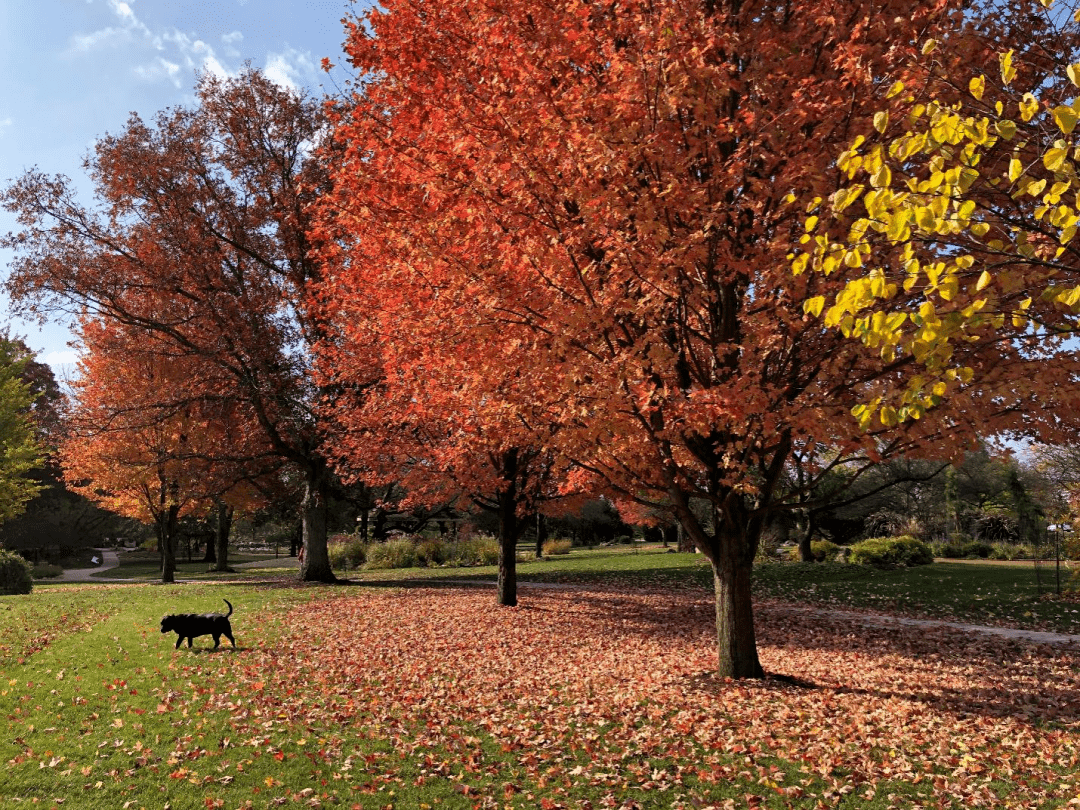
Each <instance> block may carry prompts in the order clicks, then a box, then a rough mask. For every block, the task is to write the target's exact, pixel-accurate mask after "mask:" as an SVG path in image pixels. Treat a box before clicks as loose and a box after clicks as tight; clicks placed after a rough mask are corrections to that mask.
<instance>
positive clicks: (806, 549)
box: [799, 513, 816, 562]
mask: <svg viewBox="0 0 1080 810" xmlns="http://www.w3.org/2000/svg"><path fill="white" fill-rule="evenodd" d="M815 528H816V526H815V523H814V515H813V513H809V514H807V516H806V531H805V532H804V533H803V536H802V537H800V538H799V559H800V560H802V561H803V562H814V550H813V548H811V546H810V543H811V542H813V539H814V529H815Z"/></svg>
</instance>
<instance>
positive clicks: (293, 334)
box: [0, 70, 334, 581]
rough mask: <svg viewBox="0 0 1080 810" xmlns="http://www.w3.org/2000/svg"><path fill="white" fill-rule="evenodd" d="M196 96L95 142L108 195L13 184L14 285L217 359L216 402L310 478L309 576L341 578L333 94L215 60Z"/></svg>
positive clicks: (91, 168) (26, 299)
mask: <svg viewBox="0 0 1080 810" xmlns="http://www.w3.org/2000/svg"><path fill="white" fill-rule="evenodd" d="M196 96H197V101H196V103H195V105H193V106H192V107H190V108H176V109H172V110H167V111H164V112H162V113H160V114H159V115H158V116H157V118H156V119H155V120H154V121H153V122H149V123H148V122H144V121H143V120H141V119H140V118H138V117H137V116H133V117H132V118H131V119H130V120H129V121H128V122H127V125H126V126H125V127H124V129H123V130H122V131H121V132H120V133H119V134H115V135H109V136H106V137H103V138H102V139H101V140H99V141H98V142H97V144H96V145H95V147H94V149H93V152H92V153H91V154H90V155H89V156H88V158H87V161H86V169H87V171H88V174H89V176H90V179H91V181H92V182H93V185H94V191H95V195H96V199H95V204H94V205H91V206H87V205H84V204H82V203H81V202H80V201H79V200H78V199H77V198H76V196H75V193H74V191H73V190H72V188H71V185H70V183H69V182H68V181H67V180H66V179H65V178H62V177H50V176H47V175H45V174H43V173H41V172H38V171H30V172H27V173H26V174H25V175H23V176H22V177H21V178H19V179H18V180H17V181H15V182H14V183H12V184H11V185H10V186H9V187H8V188H7V189H6V190H5V191H4V192H3V194H2V197H0V199H2V201H3V203H4V205H5V206H6V207H7V208H8V210H10V211H12V212H14V213H15V214H17V215H18V217H19V222H20V225H21V227H22V230H21V231H20V232H18V233H15V234H11V235H9V236H8V237H7V238H6V239H4V240H0V244H3V245H5V246H7V247H9V248H11V249H12V250H13V251H14V253H15V259H14V261H13V262H12V264H11V274H10V277H9V279H8V283H7V288H8V292H9V293H10V294H11V295H12V298H13V300H14V301H15V302H16V303H17V304H18V305H20V306H21V307H23V308H24V309H37V310H42V311H46V312H49V313H56V314H60V315H64V314H66V315H68V316H74V317H79V316H80V315H81V314H82V313H83V312H87V313H89V314H90V316H91V317H94V318H100V319H103V320H106V321H110V322H115V323H117V324H122V325H125V326H128V327H131V328H133V329H140V330H145V332H146V333H147V334H148V335H149V336H151V337H152V339H153V340H155V341H158V342H160V343H162V344H163V345H165V346H167V347H169V351H171V352H172V353H173V354H174V355H175V356H177V357H178V358H183V359H184V362H185V363H189V364H193V367H194V366H199V367H201V366H206V367H208V368H210V369H212V372H210V371H208V372H207V373H205V374H202V373H200V374H199V375H198V376H199V378H200V379H206V380H210V381H212V382H213V385H214V386H217V387H216V388H212V389H207V390H203V391H198V392H195V393H197V395H199V396H205V397H206V398H207V399H208V401H211V402H212V401H215V400H217V399H221V398H225V399H228V400H231V401H236V402H240V403H243V411H244V414H245V416H246V417H247V418H250V419H251V420H252V421H251V423H250V425H245V426H244V428H243V429H244V430H248V429H251V430H254V431H257V432H258V433H259V434H260V436H261V441H263V442H265V443H266V444H267V445H269V446H270V447H272V448H273V450H274V452H275V453H277V455H278V457H279V459H280V460H281V461H282V463H284V464H287V465H289V466H290V467H291V468H292V469H293V470H294V471H295V473H296V475H297V476H298V477H299V478H300V479H301V480H302V482H303V489H304V498H303V502H302V504H301V506H300V515H299V518H300V522H301V524H302V526H303V537H304V545H305V548H306V554H305V555H304V561H303V565H302V566H301V572H300V576H301V577H302V578H303V579H306V580H317V581H333V579H334V575H333V572H332V571H331V569H330V562H329V556H328V553H327V547H326V509H327V497H328V490H329V487H330V486H331V485H332V483H333V482H332V477H331V475H330V473H329V470H328V465H327V462H326V458H325V457H324V455H323V453H322V452H321V450H320V449H319V442H320V435H319V427H318V424H317V420H316V416H315V414H314V405H315V402H316V400H317V397H318V392H317V391H316V390H315V389H314V387H313V386H312V383H311V379H310V376H309V371H310V369H309V365H310V358H309V351H308V347H309V346H310V344H311V343H312V342H314V341H315V340H316V339H317V336H318V335H317V331H316V325H315V324H313V323H312V322H311V320H310V319H309V318H307V317H306V314H305V312H304V311H303V310H302V309H301V308H300V307H299V306H298V303H299V301H300V300H301V298H302V296H303V294H304V290H305V288H306V285H307V284H308V283H309V282H310V281H311V280H312V279H314V278H317V277H318V276H319V275H320V273H321V269H320V265H319V263H318V262H317V261H315V259H314V258H313V256H312V245H311V243H310V242H309V238H308V220H309V210H310V207H311V203H312V201H313V200H314V199H316V198H317V197H318V195H319V194H320V193H321V192H322V191H323V190H325V185H326V173H325V171H324V165H323V163H321V162H320V161H319V160H317V159H316V158H315V157H314V154H313V151H314V149H315V148H316V146H317V145H318V141H319V139H320V137H321V132H322V129H323V126H324V122H323V119H322V117H321V114H320V109H321V107H320V104H319V103H318V102H316V101H315V100H313V99H311V98H309V97H306V96H304V95H302V94H296V93H293V92H292V91H290V90H286V89H284V88H282V87H279V86H277V85H275V84H274V83H273V82H271V81H270V80H269V79H267V78H266V77H265V76H264V75H262V74H261V73H259V72H258V71H256V70H246V71H244V72H242V73H241V74H240V75H239V76H237V77H235V78H218V77H215V76H212V75H209V74H205V75H202V76H201V77H200V79H199V82H198V86H197V88H196Z"/></svg>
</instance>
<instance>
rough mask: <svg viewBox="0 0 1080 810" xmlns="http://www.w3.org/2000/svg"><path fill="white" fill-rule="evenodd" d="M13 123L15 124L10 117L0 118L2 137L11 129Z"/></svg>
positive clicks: (0, 133)
mask: <svg viewBox="0 0 1080 810" xmlns="http://www.w3.org/2000/svg"><path fill="white" fill-rule="evenodd" d="M14 123H15V122H14V121H13V120H11V116H8V117H7V118H0V135H3V134H4V133H5V132H7V131H8V130H9V129H11V125H12V124H14Z"/></svg>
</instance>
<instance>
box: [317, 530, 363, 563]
mask: <svg viewBox="0 0 1080 810" xmlns="http://www.w3.org/2000/svg"><path fill="white" fill-rule="evenodd" d="M327 551H328V552H329V553H330V567H331V568H337V569H338V570H348V569H349V568H360V567H361V566H362V565H363V564H364V563H365V562H367V544H366V543H365V542H364V541H363V540H362V539H361V538H360V537H357V536H355V535H350V534H340V535H335V536H334V537H332V538H330V543H329V544H328V546H327Z"/></svg>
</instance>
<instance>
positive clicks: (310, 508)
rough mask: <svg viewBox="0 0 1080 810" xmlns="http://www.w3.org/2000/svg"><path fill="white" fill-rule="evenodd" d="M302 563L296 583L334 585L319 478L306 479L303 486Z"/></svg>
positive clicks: (322, 491)
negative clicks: (298, 580) (327, 583)
mask: <svg viewBox="0 0 1080 810" xmlns="http://www.w3.org/2000/svg"><path fill="white" fill-rule="evenodd" d="M300 508H301V520H302V530H303V544H304V546H303V548H304V559H303V561H302V562H301V563H300V579H302V580H304V581H305V582H336V581H337V577H335V576H334V572H333V571H332V570H330V552H329V550H328V548H327V545H326V511H327V507H326V487H325V484H324V483H323V481H322V479H321V477H320V476H317V475H312V476H309V478H308V480H307V481H306V482H305V483H304V500H303V502H302V503H301V507H300Z"/></svg>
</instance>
